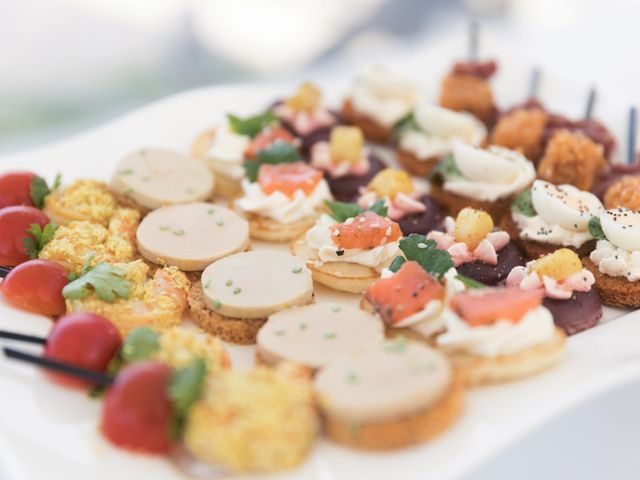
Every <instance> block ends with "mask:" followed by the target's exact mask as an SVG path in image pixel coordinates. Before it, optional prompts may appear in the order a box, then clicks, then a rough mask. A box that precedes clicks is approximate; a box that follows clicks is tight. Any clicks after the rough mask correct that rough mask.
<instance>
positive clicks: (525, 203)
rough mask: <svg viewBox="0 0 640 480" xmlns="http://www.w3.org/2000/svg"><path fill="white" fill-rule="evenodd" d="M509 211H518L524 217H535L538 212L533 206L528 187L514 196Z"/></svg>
mask: <svg viewBox="0 0 640 480" xmlns="http://www.w3.org/2000/svg"><path fill="white" fill-rule="evenodd" d="M511 211H512V212H515V213H520V214H522V215H524V216H526V217H535V216H536V215H537V214H538V212H536V209H535V208H533V201H532V200H531V189H530V188H527V189H526V190H523V191H522V192H520V193H519V194H518V195H517V196H516V198H515V200H514V201H513V203H512V204H511Z"/></svg>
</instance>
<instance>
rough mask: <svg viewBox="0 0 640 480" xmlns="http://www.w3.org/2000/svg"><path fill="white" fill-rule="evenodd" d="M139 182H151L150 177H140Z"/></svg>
mask: <svg viewBox="0 0 640 480" xmlns="http://www.w3.org/2000/svg"><path fill="white" fill-rule="evenodd" d="M140 180H142V181H143V182H148V181H149V180H151V177H150V176H148V175H145V176H144V177H140Z"/></svg>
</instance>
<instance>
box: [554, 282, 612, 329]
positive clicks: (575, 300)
mask: <svg viewBox="0 0 640 480" xmlns="http://www.w3.org/2000/svg"><path fill="white" fill-rule="evenodd" d="M542 304H543V305H544V306H545V307H547V308H548V309H549V311H550V312H551V314H552V315H553V321H554V322H555V324H556V325H557V326H558V327H560V328H562V329H563V330H564V331H565V332H566V334H567V335H573V334H574V333H578V332H582V331H583V330H587V329H588V328H591V327H594V326H595V325H596V324H597V323H598V321H599V320H600V319H601V318H602V304H601V303H600V295H598V291H597V290H596V289H595V288H592V289H591V290H589V291H588V292H574V293H573V295H572V297H571V298H567V299H566V300H561V299H556V298H545V299H544V301H543V302H542Z"/></svg>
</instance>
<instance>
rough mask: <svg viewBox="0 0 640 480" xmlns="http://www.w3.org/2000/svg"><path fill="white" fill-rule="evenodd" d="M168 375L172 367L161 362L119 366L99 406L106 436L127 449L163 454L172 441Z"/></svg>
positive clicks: (169, 376)
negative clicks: (101, 404) (100, 406)
mask: <svg viewBox="0 0 640 480" xmlns="http://www.w3.org/2000/svg"><path fill="white" fill-rule="evenodd" d="M170 378H171V368H170V367H169V366H168V365H166V364H164V363H160V362H152V361H144V362H136V363H133V364H131V365H129V366H127V367H125V368H124V369H122V370H121V371H120V373H119V374H118V376H117V377H116V380H115V382H114V383H113V385H112V386H111V387H110V388H109V390H108V391H107V394H106V396H105V400H104V406H103V409H102V431H103V433H104V435H105V436H106V437H107V439H108V440H109V441H111V442H112V443H114V444H115V445H118V446H120V447H123V448H126V449H129V450H136V451H142V452H147V453H166V452H167V451H168V450H169V448H170V447H171V444H172V439H171V436H170V426H171V421H172V405H171V401H170V399H169V395H168V390H167V388H168V387H167V385H168V383H169V380H170Z"/></svg>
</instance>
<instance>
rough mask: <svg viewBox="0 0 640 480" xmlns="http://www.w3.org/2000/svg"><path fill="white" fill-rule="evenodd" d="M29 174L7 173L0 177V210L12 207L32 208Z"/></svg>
mask: <svg viewBox="0 0 640 480" xmlns="http://www.w3.org/2000/svg"><path fill="white" fill-rule="evenodd" d="M33 177H34V174H33V173H31V172H8V173H4V174H2V175H0V208H4V207H10V206H12V205H29V206H33V200H32V199H31V179H32V178H33Z"/></svg>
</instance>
